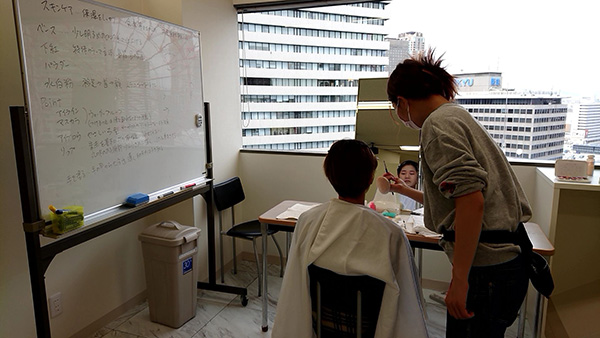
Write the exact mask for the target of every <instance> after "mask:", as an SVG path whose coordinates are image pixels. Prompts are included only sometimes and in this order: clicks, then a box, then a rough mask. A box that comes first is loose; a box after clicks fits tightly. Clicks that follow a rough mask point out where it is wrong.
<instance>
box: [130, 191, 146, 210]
mask: <svg viewBox="0 0 600 338" xmlns="http://www.w3.org/2000/svg"><path fill="white" fill-rule="evenodd" d="M149 200H150V197H148V195H146V194H142V193H141V192H138V193H135V194H132V195H129V196H127V199H126V200H125V203H124V204H125V206H128V207H137V206H138V205H140V204H143V203H146V202H148V201H149Z"/></svg>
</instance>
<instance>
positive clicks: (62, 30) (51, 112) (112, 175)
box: [15, 0, 206, 218]
mask: <svg viewBox="0 0 600 338" xmlns="http://www.w3.org/2000/svg"><path fill="white" fill-rule="evenodd" d="M15 8H16V12H17V25H18V30H19V38H20V48H21V60H22V65H21V67H22V70H23V72H24V76H23V77H24V83H25V92H26V93H25V94H26V95H25V96H26V101H27V106H26V109H27V112H28V115H29V122H30V129H31V135H32V144H33V157H34V165H35V172H36V180H37V190H38V196H39V197H38V198H39V205H40V209H41V210H40V212H41V213H40V215H48V214H49V210H48V205H50V204H52V205H54V206H55V207H57V208H64V207H66V206H69V205H82V206H83V207H84V213H85V215H86V218H87V217H88V216H90V215H92V214H98V213H101V212H102V211H104V210H108V209H111V208H112V209H114V208H115V207H116V206H120V205H121V204H122V203H123V202H124V201H125V199H126V198H127V196H129V195H131V194H133V193H138V192H141V193H145V194H149V195H151V196H152V195H153V194H154V195H156V194H158V193H159V192H163V191H167V190H175V189H178V187H179V186H183V185H186V184H189V183H190V182H196V181H201V180H203V178H205V176H206V168H205V167H206V139H205V128H204V123H203V122H204V107H203V97H202V74H201V60H200V54H201V53H200V37H199V34H198V32H197V31H194V30H190V29H187V28H184V27H181V26H177V25H173V24H169V23H166V22H163V21H160V20H156V19H153V18H149V17H146V16H142V15H140V14H136V13H132V12H128V11H124V10H120V9H117V8H114V7H109V6H106V5H102V4H99V3H96V2H88V1H77V0H53V1H46V0H39V1H31V0H20V1H19V0H17V1H15Z"/></svg>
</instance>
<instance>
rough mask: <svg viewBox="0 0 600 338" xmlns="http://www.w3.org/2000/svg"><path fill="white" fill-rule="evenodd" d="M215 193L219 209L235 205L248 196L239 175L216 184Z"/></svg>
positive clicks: (216, 205)
mask: <svg viewBox="0 0 600 338" xmlns="http://www.w3.org/2000/svg"><path fill="white" fill-rule="evenodd" d="M213 193H214V197H215V201H214V202H215V207H216V208H217V210H219V211H222V210H225V209H227V208H230V207H233V206H234V205H236V204H238V203H240V202H241V201H243V200H244V199H245V198H246V195H244V189H243V188H242V181H241V180H240V178H239V177H232V178H230V179H228V180H226V181H223V182H221V183H217V184H215V185H214V187H213Z"/></svg>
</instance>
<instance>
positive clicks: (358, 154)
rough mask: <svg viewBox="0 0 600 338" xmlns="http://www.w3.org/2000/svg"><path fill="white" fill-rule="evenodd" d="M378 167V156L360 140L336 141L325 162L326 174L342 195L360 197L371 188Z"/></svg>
mask: <svg viewBox="0 0 600 338" xmlns="http://www.w3.org/2000/svg"><path fill="white" fill-rule="evenodd" d="M376 168H377V158H376V157H375V155H373V152H372V151H371V149H370V148H369V146H368V145H367V144H366V143H365V142H363V141H360V140H353V139H343V140H339V141H336V142H334V143H333V144H332V145H331V147H330V148H329V152H328V153H327V156H326V157H325V161H324V162H323V169H324V170H325V176H327V179H328V180H329V182H330V183H331V185H332V186H333V188H334V189H335V191H336V192H337V193H338V194H339V195H340V196H341V197H353V198H354V197H359V196H360V195H361V194H362V193H364V192H365V191H367V189H369V186H370V185H371V183H372V182H373V181H372V179H373V175H374V173H375V169H376Z"/></svg>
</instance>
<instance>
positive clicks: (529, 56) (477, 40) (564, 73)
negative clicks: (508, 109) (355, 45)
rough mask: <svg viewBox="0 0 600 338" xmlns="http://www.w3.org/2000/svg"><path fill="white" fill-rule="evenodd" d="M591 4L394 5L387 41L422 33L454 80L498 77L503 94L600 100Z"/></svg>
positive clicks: (599, 48) (422, 0)
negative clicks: (466, 75)
mask: <svg viewBox="0 0 600 338" xmlns="http://www.w3.org/2000/svg"><path fill="white" fill-rule="evenodd" d="M599 10H600V4H596V1H593V0H568V1H557V0H546V1H541V0H520V1H517V0H504V1H484V0H478V1H477V0H453V1H448V0H446V1H443V0H392V1H391V3H390V4H389V5H388V6H387V7H386V12H387V13H388V14H387V16H388V17H389V18H390V19H389V20H388V22H387V23H386V28H387V29H388V34H390V37H394V36H397V35H398V34H399V33H402V32H408V31H417V32H422V33H423V37H424V38H425V48H428V47H432V48H435V50H436V55H441V54H442V53H445V54H444V60H445V62H444V63H443V65H445V66H446V69H447V70H448V71H449V72H450V73H452V74H456V73H463V72H464V73H469V72H486V71H494V72H495V71H498V72H501V73H502V80H503V87H504V88H514V89H517V90H534V91H554V92H556V91H558V92H560V94H561V95H566V96H571V97H578V96H579V97H583V96H591V97H596V98H598V99H600V82H599V80H600V58H599V57H600V23H599V21H600V16H599V15H598V13H600V11H599Z"/></svg>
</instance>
